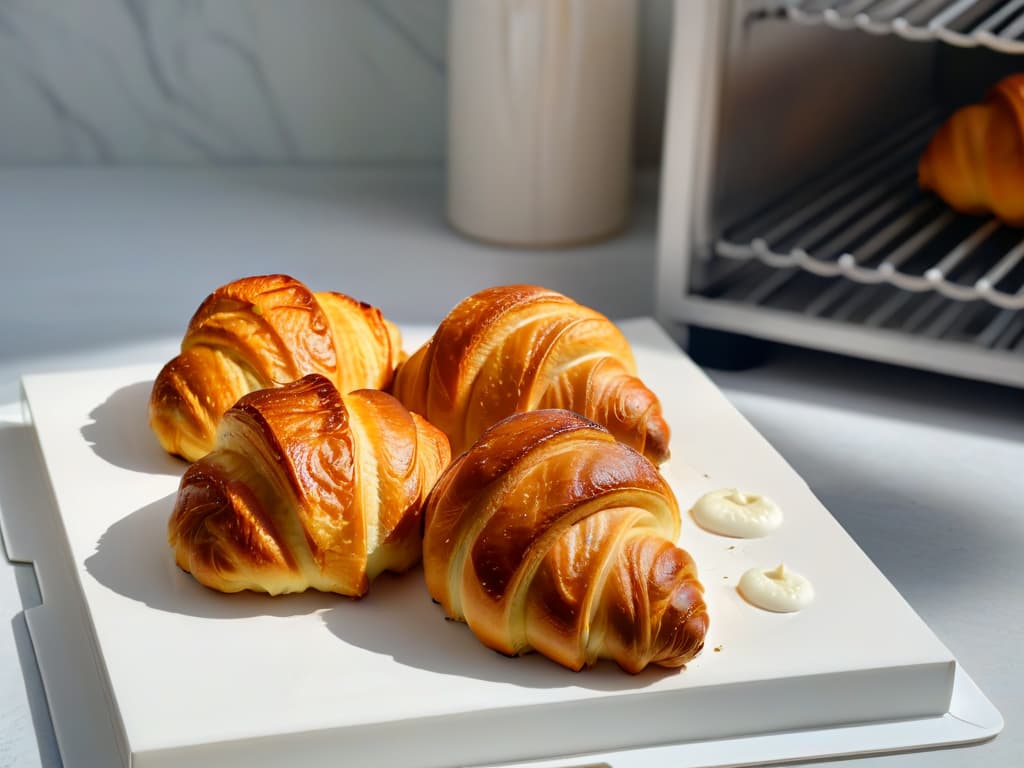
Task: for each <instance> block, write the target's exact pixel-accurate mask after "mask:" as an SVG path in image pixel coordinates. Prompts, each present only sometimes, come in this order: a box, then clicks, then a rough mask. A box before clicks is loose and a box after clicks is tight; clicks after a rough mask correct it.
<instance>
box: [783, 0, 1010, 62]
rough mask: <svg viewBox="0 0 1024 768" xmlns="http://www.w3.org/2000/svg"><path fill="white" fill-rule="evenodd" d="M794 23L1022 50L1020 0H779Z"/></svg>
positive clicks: (966, 46)
mask: <svg viewBox="0 0 1024 768" xmlns="http://www.w3.org/2000/svg"><path fill="white" fill-rule="evenodd" d="M779 2H780V6H781V10H782V11H783V12H784V13H786V14H788V16H789V17H790V18H791V19H792V20H793V21H795V22H798V23H800V24H808V25H813V24H824V25H826V26H830V27H834V28H836V29H862V30H864V31H865V32H870V33H872V34H876V35H888V34H892V35H898V36H900V37H903V38H906V39H908V40H916V41H929V40H941V41H943V42H945V43H949V44H950V45H955V46H959V47H961V48H975V47H978V46H982V47H986V48H991V49H993V50H996V51H1001V52H1003V53H1011V54H1024V0H779Z"/></svg>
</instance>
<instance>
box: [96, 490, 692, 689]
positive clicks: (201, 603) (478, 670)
mask: <svg viewBox="0 0 1024 768" xmlns="http://www.w3.org/2000/svg"><path fill="white" fill-rule="evenodd" d="M174 499H175V494H169V495H167V496H165V497H163V498H162V499H160V500H158V501H155V502H153V503H152V504H148V505H146V506H145V507H143V508H141V509H139V510H136V511H135V512H132V513H131V514H130V515H128V516H126V517H124V518H122V519H121V520H119V521H118V522H116V523H114V524H113V525H111V526H110V527H109V528H108V529H107V531H106V532H105V533H104V534H103V536H102V537H101V538H100V540H99V542H98V543H97V545H96V552H95V553H94V554H92V555H91V556H90V557H88V558H87V559H86V561H85V567H86V570H87V571H88V572H89V573H90V574H91V575H92V576H93V578H95V579H96V580H97V581H98V582H100V583H101V584H102V585H104V586H105V587H107V588H108V589H111V590H113V591H114V592H117V593H118V594H120V595H123V596H125V597H127V598H129V599H131V600H135V601H138V602H141V603H144V604H145V605H147V606H149V607H151V608H154V609H157V610H161V611H168V612H172V613H179V614H183V615H187V616H196V617H200V618H207V619H221V620H231V619H245V618H252V617H256V616H272V617H294V616H308V615H311V614H315V613H320V617H321V620H322V621H323V624H324V627H325V628H326V629H327V630H328V631H329V632H331V633H332V634H333V635H335V636H336V637H337V638H338V639H339V640H341V641H343V642H345V643H347V644H348V645H351V646H355V647H358V648H363V649H365V650H367V651H369V652H371V653H376V654H383V655H385V656H389V657H391V658H393V659H394V660H395V662H397V663H399V664H402V665H405V666H408V667H414V668H418V669H423V670H427V671H430V672H436V673H439V674H447V675H458V676H460V677H473V678H477V679H482V680H492V681H496V682H504V683H509V684H512V685H518V686H523V687H528V688H561V687H577V688H585V689H591V690H603V691H616V690H638V689H641V688H644V687H646V686H648V685H651V684H652V683H654V682H656V681H658V680H660V679H662V678H664V677H666V676H668V675H672V674H676V673H674V672H672V671H670V670H662V669H658V668H650V669H648V670H647V671H646V672H644V673H642V674H640V675H629V674H626V673H624V672H623V671H622V670H620V669H618V667H616V666H615V664H613V663H610V662H601V663H600V664H598V665H597V666H596V667H595V668H593V669H590V670H586V671H583V672H579V673H576V672H571V671H569V670H567V669H564V668H563V667H560V666H558V665H557V664H555V663H554V662H552V661H549V660H548V659H545V658H543V657H542V656H540V655H539V654H529V655H527V656H523V657H520V658H506V657H504V656H501V655H500V654H498V653H495V652H494V651H491V650H489V649H488V648H486V647H484V646H483V645H482V644H481V643H480V642H479V641H478V640H477V639H476V638H475V637H474V636H473V635H472V633H471V632H470V631H469V628H468V627H467V626H466V625H464V624H461V623H457V622H453V621H448V620H446V619H445V617H444V614H443V612H442V611H441V608H440V607H439V606H437V605H434V603H432V602H431V600H430V596H429V595H428V593H427V589H426V586H425V585H424V583H423V572H422V570H421V569H416V570H414V571H413V572H411V573H407V574H404V575H401V576H399V575H394V574H384V575H382V576H380V577H379V578H378V579H376V580H375V581H374V583H373V585H372V586H371V589H370V593H369V594H368V595H367V596H366V597H364V598H362V599H359V600H353V599H351V598H347V597H342V596H339V595H332V594H323V593H320V592H315V591H310V592H305V593H302V594H294V595H281V596H278V597H270V596H268V595H261V594H256V593H253V592H240V593H237V594H230V595H228V594H222V593H220V592H216V591H214V590H212V589H207V588H206V587H204V586H202V585H201V584H199V583H198V582H197V581H196V580H195V579H193V578H192V576H190V575H189V574H188V573H186V572H185V571H183V570H181V569H180V568H178V566H177V565H176V564H175V562H174V557H173V555H172V553H171V550H170V548H169V547H168V545H167V519H168V517H169V515H170V513H171V509H172V508H173V506H174Z"/></svg>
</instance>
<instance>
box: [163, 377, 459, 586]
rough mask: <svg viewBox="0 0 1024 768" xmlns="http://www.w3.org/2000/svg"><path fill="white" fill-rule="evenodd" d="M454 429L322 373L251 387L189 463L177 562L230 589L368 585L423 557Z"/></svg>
mask: <svg viewBox="0 0 1024 768" xmlns="http://www.w3.org/2000/svg"><path fill="white" fill-rule="evenodd" d="M450 459H451V453H450V451H449V449H448V440H447V439H446V438H445V436H444V435H443V434H442V433H441V432H440V431H439V430H437V429H435V428H434V427H432V426H431V425H430V424H428V423H427V422H426V421H424V420H423V419H421V418H420V417H418V416H416V415H414V414H411V413H409V412H408V411H407V410H406V409H405V408H404V407H403V406H402V404H401V403H399V402H398V401H397V400H396V399H395V398H393V397H391V396H390V395H388V394H385V393H383V392H379V391H376V390H359V391H356V392H352V393H350V394H348V395H345V396H341V395H340V394H339V393H338V390H337V389H335V387H334V385H332V384H331V383H330V382H329V381H328V380H327V379H326V378H324V377H323V376H320V375H318V374H313V375H310V376H306V377H305V378H303V379H300V380H299V381H296V382H293V383H291V384H288V385H285V386H283V387H280V388H277V389H266V390H260V391H257V392H253V393H251V394H249V395H246V396H245V397H243V398H242V399H241V400H240V401H239V402H238V404H237V405H235V406H234V407H233V408H231V409H230V410H229V411H228V412H227V413H226V414H225V415H224V419H223V421H222V423H221V427H220V430H219V432H218V436H217V445H216V448H215V449H214V450H213V451H212V452H211V453H210V454H208V455H207V456H205V457H203V458H202V459H201V460H200V461H198V462H196V463H195V464H193V465H191V466H190V467H189V468H188V470H186V472H185V474H184V477H183V478H182V480H181V486H180V488H179V490H178V496H177V500H176V503H175V506H174V511H173V512H172V514H171V518H170V521H169V524H168V541H169V543H170V545H171V547H172V549H173V550H174V554H175V559H176V561H177V563H178V565H179V566H181V567H182V568H184V569H185V570H186V571H189V572H191V573H192V575H193V576H195V578H196V579H197V580H199V581H200V582H201V583H203V584H205V585H206V586H208V587H212V588H214V589H219V590H221V591H222V592H238V591H240V590H243V589H250V590H254V591H260V592H269V593H270V594H280V593H283V592H300V591H302V590H305V589H307V588H313V589H319V590H323V591H327V592H338V593H341V594H343V595H352V596H359V595H362V594H364V593H365V592H366V591H367V589H368V587H369V582H370V580H372V579H373V578H374V577H375V576H376V575H378V574H379V573H381V572H382V571H385V570H391V571H403V570H405V569H407V568H409V567H411V566H412V565H414V564H415V563H417V562H419V559H420V556H421V552H422V550H421V541H422V539H421V529H422V517H421V513H422V505H423V500H424V498H425V497H426V495H427V493H428V492H429V490H430V488H431V486H432V485H433V484H434V481H435V480H436V479H437V477H438V475H440V473H441V470H442V469H443V468H444V467H445V466H446V465H447V464H448V462H449V460H450Z"/></svg>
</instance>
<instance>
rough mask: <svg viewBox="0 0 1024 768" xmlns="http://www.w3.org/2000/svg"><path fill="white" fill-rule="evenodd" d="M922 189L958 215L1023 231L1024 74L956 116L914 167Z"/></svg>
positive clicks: (1015, 76)
mask: <svg viewBox="0 0 1024 768" xmlns="http://www.w3.org/2000/svg"><path fill="white" fill-rule="evenodd" d="M918 181H919V183H920V185H921V187H922V188H924V189H928V190H933V191H934V192H936V193H937V194H938V195H939V196H940V197H941V198H942V199H943V200H945V201H946V203H948V204H949V205H950V207H952V208H954V209H955V210H957V211H960V212H961V213H968V214H994V215H995V216H996V217H998V218H1000V219H1002V220H1003V221H1004V222H1006V223H1007V224H1011V225H1013V226H1024V74H1020V75H1012V76H1010V77H1007V78H1005V79H1004V80H1002V81H1000V82H999V83H998V84H996V86H995V87H994V88H992V90H991V91H990V92H989V95H988V97H987V98H986V100H985V101H984V102H982V103H980V104H972V105H970V106H967V107H964V108H962V109H960V110H958V111H957V112H955V113H954V114H953V115H952V116H951V117H950V118H949V119H948V120H947V121H946V122H945V123H944V124H943V125H942V126H941V127H940V128H939V130H938V131H937V132H936V134H935V136H934V137H933V138H932V140H931V143H930V144H929V145H928V148H927V149H926V150H925V152H924V154H923V155H922V157H921V161H920V163H919V164H918Z"/></svg>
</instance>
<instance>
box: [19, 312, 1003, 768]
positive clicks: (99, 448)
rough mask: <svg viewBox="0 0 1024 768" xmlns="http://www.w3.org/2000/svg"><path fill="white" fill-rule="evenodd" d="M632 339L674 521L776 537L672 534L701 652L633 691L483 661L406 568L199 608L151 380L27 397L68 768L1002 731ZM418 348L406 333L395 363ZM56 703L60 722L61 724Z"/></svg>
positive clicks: (866, 747) (61, 382) (726, 409)
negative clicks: (748, 588)
mask: <svg viewBox="0 0 1024 768" xmlns="http://www.w3.org/2000/svg"><path fill="white" fill-rule="evenodd" d="M623 330H624V331H626V333H627V336H629V338H630V340H631V341H632V343H633V344H634V349H635V351H636V353H637V358H638V362H639V364H640V367H641V374H642V376H643V377H644V379H645V381H646V382H647V383H648V385H649V386H650V387H651V388H652V389H653V390H654V391H656V392H657V393H658V394H659V396H660V398H661V400H662V402H663V405H664V407H665V411H666V416H667V418H668V420H669V423H670V424H671V426H672V428H673V442H672V450H673V459H672V461H671V462H670V464H669V465H668V466H667V467H666V469H665V471H666V475H667V476H668V478H669V480H670V482H671V483H672V485H673V487H674V488H675V490H676V492H677V494H678V496H679V499H680V502H681V505H682V506H683V507H684V508H687V507H688V506H689V504H690V503H691V502H692V501H693V500H694V499H696V498H697V497H698V496H699V495H700V494H702V493H704V492H705V491H707V490H711V489H713V488H718V487H723V486H740V487H743V488H746V489H749V490H756V491H758V492H762V493H765V494H767V495H769V496H771V497H773V498H774V499H776V500H777V501H778V502H779V503H780V504H781V505H782V507H783V508H784V510H785V511H786V514H787V519H786V523H785V525H784V526H783V528H782V529H781V530H780V531H778V532H776V533H775V534H773V535H772V536H770V537H768V538H766V539H762V540H757V541H739V540H730V539H724V538H722V537H718V536H714V535H712V534H708V533H706V532H704V531H701V530H700V529H699V528H697V527H696V526H695V525H694V524H693V522H692V520H690V519H689V517H688V516H687V517H685V518H684V521H683V523H684V526H683V533H682V537H681V542H680V543H681V544H682V545H683V546H685V547H686V548H687V549H689V550H690V552H691V553H692V554H693V555H694V557H695V558H696V560H697V562H698V565H699V568H700V572H701V578H702V580H703V582H704V584H705V586H706V590H707V600H708V604H709V610H710V612H711V617H712V621H711V631H710V634H709V636H708V642H707V647H706V650H705V651H704V653H703V654H702V655H701V656H700V657H699V658H698V659H697V660H696V661H694V662H693V663H691V664H690V665H689V666H688V668H687V669H686V670H683V671H681V672H664V671H658V670H650V671H649V672H646V673H644V674H642V675H639V676H635V677H633V676H629V675H626V674H625V673H623V672H621V671H620V670H618V669H617V668H616V667H614V666H613V665H611V664H601V665H599V666H598V667H597V668H595V669H592V670H588V671H585V672H583V673H578V674H577V673H571V672H568V671H566V670H564V669H562V668H560V667H558V666H557V665H554V664H553V663H551V662H549V661H547V660H545V659H543V658H541V657H539V656H530V657H524V658H520V659H506V658H504V657H501V656H498V655H497V654H494V653H492V652H490V651H488V650H486V649H485V648H483V646H481V645H480V644H479V643H478V642H477V641H476V640H475V639H474V638H473V637H472V635H471V634H470V633H469V631H468V630H467V629H466V627H464V626H462V625H458V624H454V623H450V622H446V621H444V620H443V618H442V615H441V612H440V609H439V608H438V607H437V606H435V605H433V604H432V603H431V602H430V600H429V598H428V596H427V594H426V591H425V588H424V586H423V583H422V575H421V573H419V572H418V571H417V572H414V573H411V574H408V575H407V576H405V577H385V578H383V579H382V580H380V581H378V582H376V583H375V584H374V585H373V587H372V589H371V593H370V595H369V596H368V597H367V598H365V599H364V600H362V601H352V600H348V599H345V598H339V597H336V596H330V595H298V596H289V597H281V598H268V597H264V596H257V595H250V594H244V595H234V596H225V595H220V594H218V593H215V592H211V591H209V590H206V589H205V588H203V587H201V586H199V585H198V584H197V583H196V582H194V581H193V580H192V579H191V577H190V576H188V575H187V574H185V573H183V572H181V571H179V570H178V569H177V568H176V567H175V566H174V563H173V558H172V557H171V553H170V550H169V549H168V547H167V545H166V539H165V530H166V519H167V516H168V514H169V512H170V508H171V504H172V503H173V496H174V492H175V490H176V488H177V483H178V479H179V477H180V474H181V472H182V470H183V468H184V465H183V464H182V463H180V462H178V461H177V460H175V459H172V458H170V457H168V456H166V455H164V454H163V453H162V452H161V451H160V449H159V447H158V445H157V443H156V441H155V438H154V437H153V436H152V435H151V434H150V433H149V430H148V426H147V424H146V414H145V406H146V400H147V398H148V394H149V386H150V383H151V381H152V378H153V376H154V374H155V373H156V371H157V370H158V368H159V364H160V363H161V362H163V361H158V362H154V363H153V364H152V365H146V366H142V367H139V368H130V369H124V368H121V369H115V370H99V371H89V372H81V373H75V374H54V375H45V376H28V377H26V378H25V379H24V391H25V397H26V402H27V404H28V406H29V408H30V411H31V416H32V421H33V424H34V429H35V434H36V436H37V437H38V442H39V446H40V448H41V451H42V456H43V461H44V465H45V471H46V475H47V476H48V479H49V483H50V485H51V486H52V490H53V496H54V499H55V501H56V504H55V505H49V507H52V509H53V512H54V514H53V515H52V520H50V521H49V522H47V520H48V517H47V515H46V514H45V509H46V508H47V505H41V506H40V514H39V515H38V517H36V522H37V523H39V526H38V527H39V528H40V529H42V530H43V531H44V533H43V534H40V535H38V541H37V543H36V544H35V548H34V551H26V552H25V557H27V558H29V559H32V560H33V561H35V562H36V565H37V569H38V571H39V577H40V582H41V591H42V594H43V600H44V604H43V605H42V606H40V607H39V608H37V609H32V611H30V612H29V616H28V619H29V626H30V631H31V633H32V636H33V642H34V643H35V645H36V649H37V653H38V655H39V659H40V667H41V670H42V674H43V678H44V684H45V685H46V688H47V692H48V697H49V699H50V702H51V705H52V706H53V707H54V710H55V718H54V719H55V723H56V730H57V734H58V741H59V742H60V744H61V748H62V753H63V755H64V758H65V762H66V764H67V765H68V766H69V768H73V766H75V765H76V764H77V763H76V760H77V759H79V757H80V756H81V755H82V754H84V753H86V752H89V751H90V750H99V751H100V752H102V751H103V750H107V753H106V754H107V756H110V755H112V754H115V755H116V758H114V759H117V760H119V761H120V762H121V764H123V765H126V766H127V765H133V766H138V767H140V768H152V767H153V766H171V765H174V766H181V765H218V766H236V765H237V766H257V767H258V766H273V765H282V764H302V765H310V766H320V765H332V766H334V765H339V764H346V765H374V766H380V767H381V768H386V767H387V766H423V768H430V767H431V766H442V765H466V764H481V763H497V762H509V761H528V760H544V759H547V758H555V757H557V756H560V755H578V756H579V757H577V758H573V759H561V760H558V761H556V762H544V763H538V765H540V764H543V765H566V766H568V765H580V764H585V763H587V762H593V761H594V760H602V761H605V762H608V763H609V764H611V765H613V766H615V768H618V767H619V766H620V765H621V766H631V765H638V766H639V765H654V764H658V763H660V762H661V760H667V759H672V760H673V761H674V762H678V763H679V764H690V765H728V764H738V763H749V762H754V761H771V760H782V759H795V758H801V757H813V756H823V755H836V754H849V753H854V752H869V751H879V750H893V749H907V748H914V747H918V746H926V745H936V744H947V743H956V742H965V741H971V740H978V739H983V738H986V737H989V736H991V735H993V734H994V733H996V732H998V730H999V729H1000V728H1001V725H1002V723H1001V719H1000V718H999V716H998V713H997V712H995V710H994V709H993V708H992V707H991V705H990V704H989V703H988V702H987V700H985V698H984V696H982V695H981V694H980V692H978V691H977V689H976V688H974V686H973V684H972V683H970V681H969V679H968V678H966V676H965V675H963V673H962V670H958V669H957V665H956V662H955V660H954V659H953V658H952V656H951V654H950V653H949V651H948V650H947V649H946V648H945V647H943V645H942V644H941V643H940V642H939V641H938V640H937V639H936V638H935V636H934V635H933V634H932V633H931V631H930V630H929V629H928V628H927V627H926V626H925V624H924V623H923V622H922V621H921V619H920V618H919V617H918V616H917V615H916V614H915V613H914V612H913V610H912V609H911V608H910V607H909V606H908V605H907V604H906V602H905V601H904V600H903V599H902V598H901V597H900V595H899V594H898V593H897V592H896V590H895V589H894V588H893V587H892V586H891V585H890V584H889V583H888V581H886V579H885V578H884V577H883V576H882V574H881V573H879V571H878V570H877V569H876V568H875V567H874V566H873V565H872V564H871V562H870V561H869V560H868V559H867V557H866V556H865V555H864V554H863V553H862V552H861V551H860V550H859V548H858V547H857V546H856V545H855V543H854V542H853V541H852V540H851V539H850V538H849V537H848V536H847V535H846V533H845V532H844V531H843V530H842V529H841V528H840V527H839V525H838V524H837V523H836V522H835V520H834V519H833V518H832V517H831V515H829V514H828V512H827V511H826V510H825V509H824V508H823V507H822V506H821V504H820V502H818V501H817V499H815V497H814V496H813V494H812V493H811V492H810V490H809V489H808V488H807V486H806V485H805V484H804V483H803V481H802V480H801V479H800V478H799V477H798V476H797V475H796V473H795V472H794V471H793V469H792V468H790V467H789V466H788V465H787V464H786V463H785V461H784V460H783V459H782V458H781V457H780V456H779V455H778V454H777V453H776V452H775V451H774V450H773V449H772V448H771V447H770V446H769V445H768V444H767V443H766V442H765V441H764V440H763V438H761V437H760V436H759V435H758V434H757V432H756V431H755V430H754V429H753V428H752V427H751V426H750V425H749V424H748V423H747V422H746V421H745V420H744V419H743V418H742V417H741V416H740V415H739V414H738V413H737V412H736V411H735V410H734V409H733V408H732V407H731V406H730V405H729V404H728V402H727V401H726V400H725V399H724V398H723V397H722V395H721V394H720V393H719V392H718V391H717V390H716V389H715V387H714V386H713V385H712V384H711V383H710V382H709V381H708V380H707V379H706V378H705V377H704V376H703V374H701V372H700V371H699V370H698V369H697V368H696V367H695V366H694V365H693V364H692V363H691V362H690V361H689V360H688V359H687V358H686V357H685V356H684V355H682V354H681V353H680V352H679V351H678V349H677V348H676V346H675V345H674V344H673V342H672V341H671V340H670V339H669V338H668V337H667V336H665V335H664V334H663V333H662V332H661V331H660V329H659V328H658V327H657V326H656V325H655V324H654V323H653V322H651V321H635V322H628V323H624V324H623ZM426 333H427V329H422V328H419V329H411V328H409V329H405V334H406V339H407V346H408V347H409V348H412V347H414V346H415V345H416V344H417V343H418V342H419V341H420V340H422V339H423V338H424V337H425V335H426ZM13 538H14V540H15V543H17V540H18V536H17V535H15V536H14V537H13ZM40 542H42V543H41V544H40ZM780 560H785V561H786V562H787V563H788V564H790V565H791V566H792V567H794V568H796V569H797V570H800V571H801V572H803V573H805V574H806V575H807V576H809V577H810V578H811V579H812V580H813V581H814V583H815V586H816V589H817V593H818V599H817V601H816V603H815V604H814V605H812V606H811V607H810V608H809V609H807V610H805V611H804V612H801V613H799V614H795V615H785V616H783V615H776V614H769V613H765V612H762V611H758V610H756V609H753V608H751V607H750V606H748V605H747V604H745V603H744V602H743V601H742V600H741V599H740V598H739V596H738V595H737V594H736V592H735V589H734V585H735V583H736V581H737V580H738V578H739V576H740V574H742V572H743V571H744V570H745V569H746V568H748V567H750V566H751V565H774V564H777V562H779V561H780ZM716 648H719V650H718V651H716V650H715V649H716ZM76 661H77V663H76ZM67 669H77V671H78V674H76V675H74V676H72V677H71V678H70V679H69V678H68V677H67V676H66V675H64V672H65V671H66V670H67ZM67 697H70V701H77V704H78V706H77V707H75V708H74V710H73V711H74V714H71V715H69V714H68V713H67V712H64V713H61V711H60V710H61V709H62V706H61V704H60V702H61V701H64V700H66V699H67ZM85 701H91V702H92V707H91V708H88V707H87V708H86V709H87V710H88V711H83V709H82V704H83V702H85ZM965 721H966V722H965ZM83 723H87V724H91V725H92V727H91V729H87V728H84V727H83ZM104 733H106V734H109V738H103V734H104ZM112 749H113V750H114V752H111V751H110V750H112ZM666 750H667V751H666ZM651 760H656V761H657V762H654V763H652V762H650V761H651ZM108 762H109V761H108ZM80 764H82V765H89V764H95V763H92V762H91V761H83V762H81V763H80Z"/></svg>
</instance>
